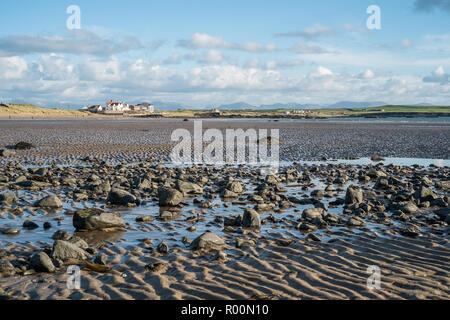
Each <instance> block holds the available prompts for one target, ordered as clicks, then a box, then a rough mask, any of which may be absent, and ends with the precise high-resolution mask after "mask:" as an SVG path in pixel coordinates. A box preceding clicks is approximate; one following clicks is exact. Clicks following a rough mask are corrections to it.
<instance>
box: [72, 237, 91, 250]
mask: <svg viewBox="0 0 450 320" xmlns="http://www.w3.org/2000/svg"><path fill="white" fill-rule="evenodd" d="M67 242H69V243H71V244H74V245H76V246H77V247H78V248H80V249H83V250H86V249H87V248H89V245H88V243H87V242H86V241H85V240H83V239H81V238H80V237H77V236H73V237H72V238H70V239H69V240H68V241H67Z"/></svg>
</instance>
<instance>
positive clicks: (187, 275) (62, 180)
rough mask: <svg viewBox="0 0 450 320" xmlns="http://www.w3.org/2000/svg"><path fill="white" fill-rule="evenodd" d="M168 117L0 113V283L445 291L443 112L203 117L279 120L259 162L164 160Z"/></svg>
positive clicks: (151, 294) (237, 293)
mask: <svg viewBox="0 0 450 320" xmlns="http://www.w3.org/2000/svg"><path fill="white" fill-rule="evenodd" d="M174 128H186V129H189V130H192V128H193V121H192V120H189V121H183V120H181V119H158V120H156V119H120V120H119V119H84V120H83V119H66V120H61V119H60V120H49V119H47V120H11V121H9V120H0V131H1V133H2V140H1V142H0V149H2V148H5V149H4V150H8V151H11V152H10V153H8V152H6V153H5V154H3V156H0V194H1V195H0V299H25V300H30V299H31V300H46V299H73V300H80V299H126V300H128V299H152V300H153V299H156V300H158V299H164V300H166V299H252V300H253V299H256V300H265V299H294V300H297V299H376V300H378V299H409V300H410V299H450V289H449V288H450V267H449V265H450V264H449V262H450V241H449V232H450V227H449V224H450V215H449V201H450V197H449V188H450V183H449V173H450V167H449V165H448V161H449V159H450V149H449V140H450V124H449V123H448V122H447V123H446V122H407V121H405V122H389V121H383V122H375V121H373V122H371V121H366V122H358V121H341V122H340V121H273V120H259V119H258V120H254V121H249V120H233V121H230V120H227V121H221V120H208V121H203V128H204V129H207V128H218V129H220V130H225V129H227V128H255V129H264V128H267V129H277V128H278V129H280V141H281V142H282V144H281V146H280V160H281V161H282V162H283V164H282V166H281V167H280V170H279V172H278V173H277V174H275V175H268V176H266V175H262V174H261V172H260V170H258V169H255V168H254V167H251V166H246V165H244V166H224V167H221V166H211V165H210V166H187V167H177V166H173V165H172V164H171V163H170V159H169V153H170V151H171V149H172V147H173V145H174V142H173V141H171V140H170V136H171V132H172V130H173V129H174ZM20 141H26V142H28V143H30V144H31V147H30V148H28V149H26V150H14V148H13V146H14V145H15V144H17V143H18V142H20ZM374 155H377V156H379V157H384V158H387V159H374V160H376V161H371V160H370V159H367V158H371V157H373V156H374ZM396 158H406V159H403V160H398V159H397V160H396ZM438 159H441V160H440V161H438ZM334 160H338V161H334ZM402 161H408V162H407V163H408V164H405V163H402ZM69 266H78V267H79V268H80V269H81V270H82V271H81V278H80V280H81V283H80V288H79V289H69V288H68V286H67V280H68V279H69V278H70V276H71V275H70V274H68V273H67V268H68V267H69ZM374 266H375V267H377V268H379V270H380V287H379V288H370V287H369V286H368V279H369V277H370V276H371V273H370V272H368V268H370V267H374Z"/></svg>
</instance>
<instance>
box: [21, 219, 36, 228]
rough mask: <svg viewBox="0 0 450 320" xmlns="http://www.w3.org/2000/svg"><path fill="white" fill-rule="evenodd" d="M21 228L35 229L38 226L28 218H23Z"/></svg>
mask: <svg viewBox="0 0 450 320" xmlns="http://www.w3.org/2000/svg"><path fill="white" fill-rule="evenodd" d="M22 226H23V228H24V229H27V230H33V229H37V228H39V226H38V225H37V223H35V222H33V221H30V220H25V221H24V222H23V225H22Z"/></svg>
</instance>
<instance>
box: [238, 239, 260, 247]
mask: <svg viewBox="0 0 450 320" xmlns="http://www.w3.org/2000/svg"><path fill="white" fill-rule="evenodd" d="M255 245H256V243H255V241H254V240H245V239H237V240H236V248H244V247H254V246H255Z"/></svg>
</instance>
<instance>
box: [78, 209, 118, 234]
mask: <svg viewBox="0 0 450 320" xmlns="http://www.w3.org/2000/svg"><path fill="white" fill-rule="evenodd" d="M73 226H74V227H75V229H77V231H91V230H105V229H111V228H112V229H115V228H125V221H124V220H123V219H122V218H120V217H119V216H118V215H117V214H114V213H111V212H105V211H103V210H101V209H82V210H78V211H76V212H75V214H74V215H73Z"/></svg>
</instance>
